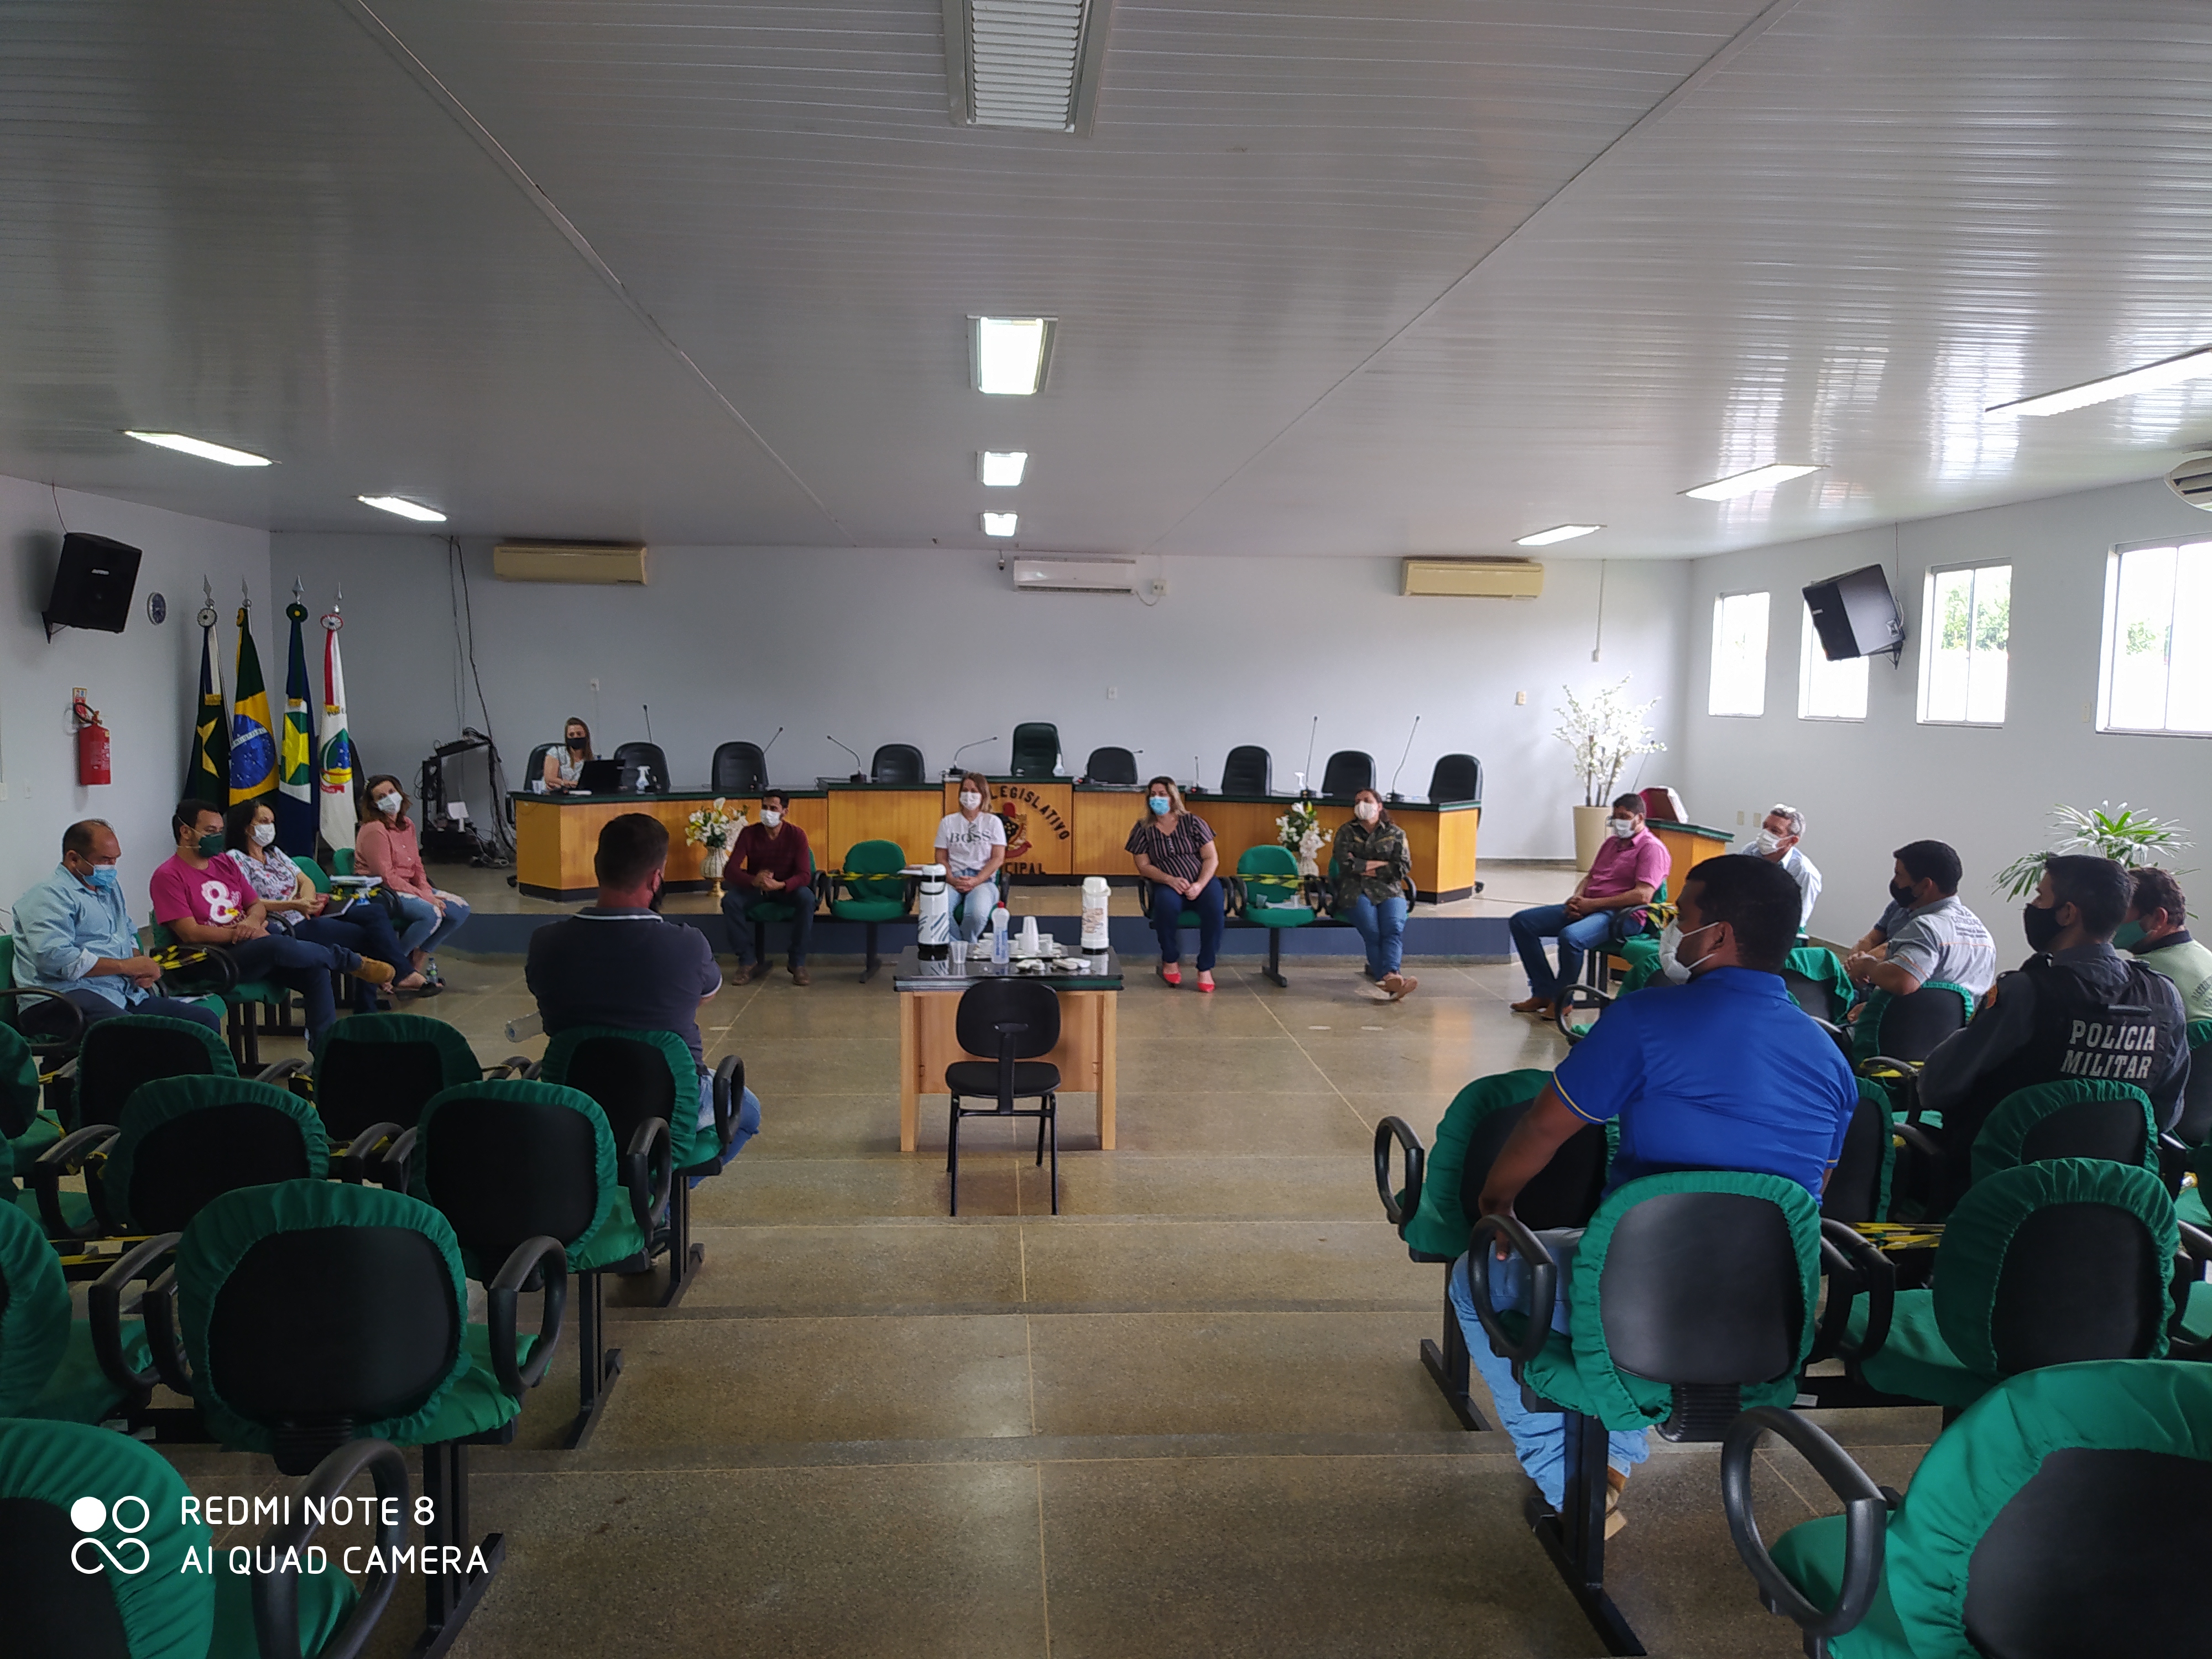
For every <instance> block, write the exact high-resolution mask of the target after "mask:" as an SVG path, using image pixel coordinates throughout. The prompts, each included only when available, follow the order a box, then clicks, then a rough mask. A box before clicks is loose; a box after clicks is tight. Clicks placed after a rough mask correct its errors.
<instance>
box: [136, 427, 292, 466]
mask: <svg viewBox="0 0 2212 1659" xmlns="http://www.w3.org/2000/svg"><path fill="white" fill-rule="evenodd" d="M124 436H125V437H126V438H136V439H137V441H139V442H140V443H142V444H153V445H155V446H156V447H160V448H162V449H173V450H176V451H178V452H179V453H181V454H185V455H197V456H198V457H199V458H200V459H202V460H204V461H221V462H222V464H223V465H225V466H267V465H269V464H270V462H269V458H268V457H267V456H266V455H256V454H254V453H252V451H250V450H245V449H232V448H229V447H226V446H225V445H222V444H211V443H210V442H209V441H207V440H206V439H204V438H187V437H186V436H185V435H184V434H183V433H181V432H125V434H124Z"/></svg>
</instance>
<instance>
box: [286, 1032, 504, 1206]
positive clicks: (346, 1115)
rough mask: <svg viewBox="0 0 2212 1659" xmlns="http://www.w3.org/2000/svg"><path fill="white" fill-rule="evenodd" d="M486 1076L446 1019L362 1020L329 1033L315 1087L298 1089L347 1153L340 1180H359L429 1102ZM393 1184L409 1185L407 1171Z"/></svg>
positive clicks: (304, 1082)
mask: <svg viewBox="0 0 2212 1659" xmlns="http://www.w3.org/2000/svg"><path fill="white" fill-rule="evenodd" d="M529 1064H530V1062H529V1060H526V1059H525V1058H524V1057H523V1056H521V1055H520V1054H516V1055H513V1056H510V1057H509V1058H508V1059H507V1060H501V1062H500V1063H499V1064H498V1065H497V1066H494V1067H492V1072H493V1074H495V1075H504V1074H509V1073H520V1071H522V1070H523V1069H524V1068H525V1067H526V1066H528V1065H529ZM483 1075H484V1068H483V1066H480V1065H478V1064H477V1056H476V1051H475V1050H474V1049H473V1048H470V1047H469V1043H468V1039H467V1038H466V1037H464V1036H462V1035H461V1034H460V1032H459V1031H458V1030H455V1029H454V1028H453V1026H451V1025H448V1024H447V1023H446V1022H445V1021H444V1020H442V1019H433V1018H430V1017H429V1016H428V1015H426V1014H356V1015H355V1016H353V1018H350V1019H342V1020H340V1021H339V1022H338V1023H337V1024H336V1025H335V1026H333V1027H331V1032H330V1035H329V1036H326V1037H325V1038H324V1040H323V1047H322V1051H321V1052H320V1053H319V1054H317V1055H316V1057H315V1071H314V1075H313V1078H312V1079H305V1078H295V1080H294V1086H295V1087H297V1088H305V1089H307V1091H309V1093H310V1094H311V1096H312V1097H313V1101H314V1103H315V1109H316V1111H317V1112H319V1114H321V1115H322V1120H323V1127H324V1128H325V1131H327V1132H328V1133H329V1135H330V1137H331V1140H332V1141H333V1142H336V1143H339V1144H343V1146H345V1147H346V1151H345V1152H343V1153H342V1154H341V1155H340V1156H339V1158H338V1162H337V1170H338V1173H339V1174H340V1175H342V1176H344V1177H345V1178H347V1179H349V1180H356V1181H357V1180H360V1179H362V1176H364V1175H367V1174H369V1173H371V1172H372V1168H373V1166H372V1165H371V1164H370V1162H369V1153H370V1151H371V1149H373V1148H374V1147H376V1146H380V1144H382V1143H383V1142H385V1141H386V1140H388V1139H394V1138H396V1137H397V1136H398V1134H399V1133H401V1132H402V1131H403V1130H407V1129H411V1128H413V1127H415V1124H416V1120H417V1119H418V1118H420V1117H421V1115H422V1108H423V1107H424V1106H425V1105H427V1104H428V1103H429V1101H430V1099H431V1097H433V1096H435V1095H437V1094H439V1093H441V1092H442V1091H445V1090H447V1089H451V1088H453V1087H454V1086H456V1085H459V1084H463V1083H475V1082H477V1081H478V1080H479V1079H482V1078H483ZM392 1179H393V1180H396V1181H397V1182H398V1184H400V1185H402V1186H404V1185H405V1176H404V1171H395V1172H392Z"/></svg>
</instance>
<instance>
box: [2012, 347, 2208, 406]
mask: <svg viewBox="0 0 2212 1659" xmlns="http://www.w3.org/2000/svg"><path fill="white" fill-rule="evenodd" d="M2206 374H2212V346H2198V347H2197V348H2195V349H2193V350H2190V351H2185V352H2183V353H2182V354H2181V355H2180V356H2178V357H2168V358H2166V359H2164V360H2163V361H2162V362H2155V363H2147V364H2145V365H2144V366H2143V367H2142V368H2131V369H2129V370H2128V371H2127V372H2126V373H2125V374H2107V375H2106V377H2105V378H2104V379H2103V380H2084V381H2083V382H2082V383H2081V385H2080V386H2065V387H2063V388H2061V389H2060V390H2058V391H2057V392H2043V393H2041V394H2040V395H2039V396H2037V397H2033V398H2021V399H2020V400H2019V401H2018V402H2016V403H2009V404H1996V405H1994V406H1993V407H1991V408H1990V409H1987V410H1984V411H1983V413H1984V414H1988V415H2063V414H2064V413H2065V412H2066V411H2067V410H2069V409H2087V407H2088V406H2089V405H2090V404H2102V403H2109V402H2111V401H2112V399H2113V398H2126V397H2131V396H2132V395H2134V394H2135V393H2136V392H2150V391H2153V390H2154V389H2156V388H2157V387H2159V386H2174V385H2178V384H2179V382H2181V381H2183V380H2197V379H2199V378H2201V377H2202V376H2203V375H2206Z"/></svg>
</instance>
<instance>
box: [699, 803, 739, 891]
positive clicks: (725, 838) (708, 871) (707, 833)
mask: <svg viewBox="0 0 2212 1659" xmlns="http://www.w3.org/2000/svg"><path fill="white" fill-rule="evenodd" d="M744 827H745V809H744V807H742V806H732V805H730V804H729V803H728V802H727V801H726V800H725V799H723V798H722V797H721V796H720V795H717V796H715V797H714V805H711V806H702V807H701V808H700V809H699V810H698V811H696V812H694V813H692V814H691V815H690V817H687V818H685V819H684V840H685V841H686V842H689V843H690V845H692V846H694V847H703V848H706V849H707V852H706V855H705V856H704V857H703V858H702V859H701V860H699V873H700V874H701V875H702V876H704V877H705V878H707V879H708V881H720V879H721V878H722V866H724V865H725V864H726V863H728V862H729V858H730V847H731V844H732V842H735V841H736V840H737V838H738V830H740V829H744Z"/></svg>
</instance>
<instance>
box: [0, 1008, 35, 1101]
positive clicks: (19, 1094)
mask: <svg viewBox="0 0 2212 1659" xmlns="http://www.w3.org/2000/svg"><path fill="white" fill-rule="evenodd" d="M9 1000H10V1001H12V1000H14V999H13V998H10V999H9ZM38 1111H39V1057H38V1056H37V1055H36V1054H33V1053H32V1052H31V1045H30V1043H29V1042H27V1041H25V1040H24V1038H23V1036H22V1035H21V1033H20V1032H19V1031H17V1030H15V1027H14V1026H12V1025H0V1123H28V1122H30V1121H32V1120H33V1118H35V1117H36V1116H37V1115H38Z"/></svg>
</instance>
